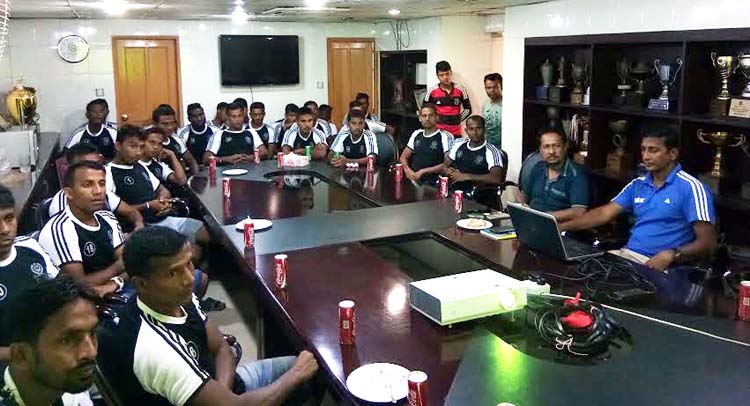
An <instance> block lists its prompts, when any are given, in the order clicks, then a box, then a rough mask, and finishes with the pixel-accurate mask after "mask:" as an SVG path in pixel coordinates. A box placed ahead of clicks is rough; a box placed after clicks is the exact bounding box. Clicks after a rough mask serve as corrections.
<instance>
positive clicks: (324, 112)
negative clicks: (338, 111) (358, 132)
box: [318, 104, 339, 135]
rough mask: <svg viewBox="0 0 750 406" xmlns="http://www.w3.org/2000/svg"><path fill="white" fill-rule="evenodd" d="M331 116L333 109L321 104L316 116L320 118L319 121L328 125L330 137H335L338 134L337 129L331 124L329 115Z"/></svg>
mask: <svg viewBox="0 0 750 406" xmlns="http://www.w3.org/2000/svg"><path fill="white" fill-rule="evenodd" d="M332 114H333V107H331V106H330V105H328V104H321V105H320V107H319V108H318V116H320V119H321V120H325V122H326V123H328V128H330V129H331V135H336V134H338V133H339V129H338V127H336V124H333V123H332V122H331V115H332Z"/></svg>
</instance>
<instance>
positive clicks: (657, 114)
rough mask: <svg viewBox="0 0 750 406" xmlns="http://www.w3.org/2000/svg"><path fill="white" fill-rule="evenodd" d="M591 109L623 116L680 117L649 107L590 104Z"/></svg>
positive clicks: (670, 118)
mask: <svg viewBox="0 0 750 406" xmlns="http://www.w3.org/2000/svg"><path fill="white" fill-rule="evenodd" d="M591 110H593V111H601V112H604V113H615V114H621V115H623V116H633V117H649V118H662V119H667V120H679V119H680V116H679V115H677V114H675V113H672V112H666V111H658V110H649V109H643V110H636V109H623V108H620V107H616V106H591Z"/></svg>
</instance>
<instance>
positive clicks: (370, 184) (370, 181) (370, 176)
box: [365, 172, 375, 189]
mask: <svg viewBox="0 0 750 406" xmlns="http://www.w3.org/2000/svg"><path fill="white" fill-rule="evenodd" d="M365 186H366V187H367V188H368V189H372V188H374V187H375V174H374V173H373V172H367V176H366V177H365Z"/></svg>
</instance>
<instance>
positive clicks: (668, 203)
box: [560, 129, 716, 271]
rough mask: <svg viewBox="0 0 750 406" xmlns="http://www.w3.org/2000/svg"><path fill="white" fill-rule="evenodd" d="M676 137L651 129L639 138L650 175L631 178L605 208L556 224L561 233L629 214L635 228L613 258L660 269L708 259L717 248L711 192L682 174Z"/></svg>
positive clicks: (690, 177) (669, 133) (665, 131)
mask: <svg viewBox="0 0 750 406" xmlns="http://www.w3.org/2000/svg"><path fill="white" fill-rule="evenodd" d="M679 156H680V150H679V137H678V135H677V134H676V133H675V132H674V131H672V130H671V129H668V130H662V131H649V132H646V133H645V134H644V135H643V138H642V139H641V157H642V159H643V164H644V165H645V167H646V170H647V171H648V174H646V176H641V177H638V178H635V179H633V180H632V181H631V182H630V183H628V184H627V186H625V187H624V188H623V189H622V191H620V193H619V194H618V195H617V196H615V197H614V199H612V201H610V202H609V203H607V204H605V205H604V206H601V207H597V208H595V209H592V210H589V211H587V212H586V213H584V214H582V215H580V216H578V217H576V218H575V219H573V220H570V221H568V222H566V223H563V224H560V231H575V230H588V229H591V228H594V227H599V226H601V225H604V224H607V223H609V222H611V221H613V220H614V219H615V218H617V217H618V216H619V215H620V214H622V213H624V212H627V213H632V214H633V215H634V216H635V225H634V226H633V228H632V229H631V230H630V238H629V239H628V244H627V245H626V246H625V248H623V249H621V250H619V251H617V252H616V254H617V255H620V256H622V257H625V258H627V259H629V260H632V261H635V262H639V263H642V264H645V265H646V266H648V267H651V268H653V269H656V270H659V271H664V270H666V269H668V268H670V267H671V266H674V265H677V264H680V263H684V262H689V261H691V260H699V259H704V258H707V257H710V256H711V255H712V254H713V251H714V249H715V248H716V229H715V228H714V224H715V223H716V214H715V212H714V199H713V196H712V195H711V191H710V190H708V188H707V187H706V186H705V185H703V183H702V182H701V181H699V180H698V179H696V178H694V177H693V176H691V175H690V174H688V173H687V172H685V171H683V170H682V165H680V164H679V161H678V159H679Z"/></svg>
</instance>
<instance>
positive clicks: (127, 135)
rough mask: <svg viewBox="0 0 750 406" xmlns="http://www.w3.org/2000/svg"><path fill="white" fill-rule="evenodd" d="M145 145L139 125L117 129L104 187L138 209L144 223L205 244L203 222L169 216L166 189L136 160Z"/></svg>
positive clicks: (170, 203) (170, 209)
mask: <svg viewBox="0 0 750 406" xmlns="http://www.w3.org/2000/svg"><path fill="white" fill-rule="evenodd" d="M144 144H145V136H144V134H143V132H142V131H141V129H139V128H138V127H135V126H131V125H125V126H123V127H122V128H120V129H119V130H118V131H117V142H116V146H117V155H115V159H113V160H112V162H110V163H109V164H107V166H106V167H105V168H106V170H107V190H110V191H112V192H114V193H115V194H116V195H118V196H120V197H121V198H122V200H124V201H125V202H127V203H128V204H130V205H131V206H133V207H135V208H136V209H137V210H139V211H141V212H142V213H143V217H144V218H145V219H146V223H148V224H158V225H161V226H164V227H169V228H171V229H173V230H177V231H179V232H181V233H183V234H185V236H187V237H188V238H189V239H190V241H192V242H194V243H198V244H199V245H206V244H208V243H209V241H210V236H209V234H208V231H207V230H206V228H205V227H204V226H203V222H201V221H199V220H196V219H193V218H188V217H175V216H172V215H171V214H173V212H174V209H175V208H174V206H173V203H174V202H173V200H172V195H171V194H170V193H169V190H167V188H166V187H164V185H162V184H161V182H160V181H159V179H157V178H156V176H154V174H153V173H151V171H149V170H148V168H146V167H145V166H144V165H143V164H141V163H140V162H138V161H139V160H140V159H141V157H142V156H143V148H144Z"/></svg>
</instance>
